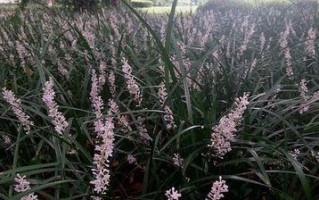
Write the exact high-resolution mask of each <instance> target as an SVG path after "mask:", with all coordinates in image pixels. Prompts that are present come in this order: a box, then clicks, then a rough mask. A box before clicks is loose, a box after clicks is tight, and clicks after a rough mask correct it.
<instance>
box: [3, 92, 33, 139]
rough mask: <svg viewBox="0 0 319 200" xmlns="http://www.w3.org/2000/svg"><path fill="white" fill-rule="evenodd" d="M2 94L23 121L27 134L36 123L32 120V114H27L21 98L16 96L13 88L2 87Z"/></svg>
mask: <svg viewBox="0 0 319 200" xmlns="http://www.w3.org/2000/svg"><path fill="white" fill-rule="evenodd" d="M2 94H3V98H4V99H5V100H6V102H8V103H9V104H10V106H11V110H12V111H13V113H14V114H15V115H16V117H17V118H18V119H19V121H20V122H21V123H22V125H23V129H24V130H25V132H26V134H29V133H30V130H31V126H33V125H34V123H33V121H31V120H30V116H29V115H27V114H25V112H24V111H23V110H22V105H21V100H20V99H18V98H16V97H15V95H14V93H13V92H12V91H11V90H7V88H2Z"/></svg>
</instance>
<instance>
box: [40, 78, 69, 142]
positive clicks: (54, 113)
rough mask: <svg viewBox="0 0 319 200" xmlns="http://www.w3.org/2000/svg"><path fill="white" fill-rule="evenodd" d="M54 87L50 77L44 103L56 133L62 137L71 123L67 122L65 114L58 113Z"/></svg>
mask: <svg viewBox="0 0 319 200" xmlns="http://www.w3.org/2000/svg"><path fill="white" fill-rule="evenodd" d="M53 86H54V83H53V79H52V77H50V78H49V81H47V82H45V84H44V87H43V96H42V101H43V102H44V103H45V105H46V107H47V109H48V111H49V117H51V118H52V123H53V125H54V129H55V131H56V132H57V133H58V134H59V135H60V136H62V135H63V132H64V131H65V129H66V128H67V127H68V126H69V123H68V122H67V121H66V119H65V117H64V116H63V114H62V113H61V112H59V111H58V108H59V107H58V104H57V103H56V102H55V100H54V98H55V91H54V90H53Z"/></svg>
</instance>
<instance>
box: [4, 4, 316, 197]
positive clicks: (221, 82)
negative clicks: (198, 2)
mask: <svg viewBox="0 0 319 200" xmlns="http://www.w3.org/2000/svg"><path fill="white" fill-rule="evenodd" d="M261 11H262V12H261ZM298 11H300V12H302V13H304V14H303V18H302V19H303V20H300V19H301V18H300V17H298V16H299V15H298V14H296V13H298ZM305 13H307V14H305ZM61 15H62V14H61ZM296 16H297V17H296ZM65 17H66V16H59V15H55V13H54V12H50V13H43V12H42V11H37V12H30V13H20V14H19V15H18V16H17V18H13V19H12V20H13V21H6V23H4V22H0V23H1V26H0V27H1V28H0V41H1V47H0V61H1V64H3V68H1V72H3V73H0V76H1V77H0V86H1V87H2V88H3V92H2V94H3V95H2V98H3V100H4V101H5V102H4V103H3V104H1V107H0V109H1V111H2V112H1V113H4V114H3V115H2V116H1V120H3V121H4V123H1V125H0V126H1V132H3V133H4V136H3V137H2V140H1V141H3V142H4V143H5V144H4V145H1V146H0V147H1V150H2V149H3V150H4V152H5V154H6V156H5V157H4V160H1V161H0V162H1V165H0V166H1V169H3V170H4V171H3V172H2V175H3V176H4V177H5V179H3V182H4V185H5V187H6V188H5V189H2V188H1V189H0V193H1V195H2V196H4V197H7V196H8V198H11V197H13V195H16V194H13V189H14V185H12V182H13V181H14V178H19V180H20V181H22V179H23V181H24V182H25V183H26V182H27V181H26V180H25V177H24V176H20V177H16V174H15V173H13V172H12V170H14V171H16V172H19V173H20V172H21V173H20V174H25V175H27V176H28V177H29V175H28V174H31V175H32V176H30V177H36V180H41V181H37V182H36V183H37V184H38V185H39V187H38V188H44V189H39V191H35V193H34V196H36V195H40V194H41V195H43V196H49V197H50V196H52V197H53V196H54V197H53V198H74V197H79V196H80V198H89V197H92V198H93V199H94V198H95V199H103V198H111V196H112V195H113V196H116V197H117V196H119V198H123V199H125V198H137V199H139V198H150V199H158V198H167V199H181V198H185V199H188V198H190V199H197V198H198V199H204V198H207V199H221V198H224V196H227V197H228V198H230V199H232V198H237V199H245V198H251V197H254V198H259V199H264V198H269V199H276V198H279V196H280V198H287V199H292V198H297V199H303V198H304V196H307V198H308V199H318V198H317V197H318V196H317V194H316V193H315V191H316V188H317V187H318V185H317V183H316V178H317V175H316V167H317V162H318V161H317V159H318V152H317V150H316V149H317V146H316V144H317V142H316V141H317V138H318V137H317V136H316V134H315V133H316V132H317V130H318V123H316V120H315V119H316V114H315V111H316V108H317V102H316V101H317V96H318V95H317V92H313V91H317V90H318V88H317V82H318V80H317V78H316V76H315V75H314V73H316V71H315V70H314V71H313V72H311V73H309V72H310V71H309V70H310V69H315V66H316V65H317V64H318V63H317V54H318V52H317V50H318V49H317V47H316V45H315V43H316V41H317V33H318V30H317V29H316V26H315V25H316V24H315V22H316V18H317V16H316V15H312V13H311V12H309V13H308V12H304V10H298V9H295V10H293V9H285V10H284V9H282V8H280V7H265V8H262V10H260V8H259V9H256V10H248V9H242V8H240V7H239V8H238V9H237V8H234V9H233V8H231V7H224V8H223V9H222V10H221V9H218V8H216V9H215V10H212V11H210V12H207V13H199V12H198V13H197V14H194V15H188V16H185V15H180V16H176V18H175V19H174V20H172V19H171V21H168V20H169V18H168V17H167V16H149V15H145V16H144V19H145V20H144V21H143V19H141V18H139V19H138V20H137V18H136V15H133V14H132V13H131V12H129V11H128V10H121V11H110V10H101V11H100V12H99V13H98V16H97V15H94V14H92V13H91V14H88V13H82V14H77V17H76V18H68V19H67V20H65V19H64V18H65ZM173 21H174V22H176V23H172V22H173ZM273 22H276V26H272V23H273ZM304 22H307V23H304ZM146 23H148V25H149V26H147V24H146ZM249 24H252V26H250V25H249ZM170 26H172V27H171V28H170ZM167 27H168V28H167ZM150 28H151V29H150ZM170 30H171V32H167V31H170ZM37 35H41V37H37ZM169 36H172V37H171V40H170V41H165V40H166V39H167V38H170V37H169ZM162 43H163V44H165V45H163V44H162ZM303 66H305V67H303ZM45 77H50V78H49V80H46V79H45ZM286 77H288V78H286ZM296 80H301V81H300V83H298V82H297V81H296ZM298 84H299V85H298ZM279 85H280V89H279ZM41 87H42V88H43V89H42V88H41ZM7 88H10V89H7ZM308 88H309V89H308ZM298 90H299V92H298ZM13 91H14V93H13ZM243 91H247V93H243ZM248 92H249V94H250V95H248ZM238 94H243V95H242V96H238ZM17 97H19V98H17ZM236 97H237V99H236ZM248 97H249V99H251V101H248ZM234 98H235V105H233V107H232V104H233V99H234ZM248 105H249V108H250V109H249V111H247V107H248ZM46 110H47V111H46ZM245 112H246V113H245ZM300 114H302V116H303V117H302V118H300ZM244 116H245V117H244ZM66 119H67V120H66ZM6 122H9V123H6ZM20 124H21V127H22V128H23V130H24V131H25V132H26V133H27V134H26V135H19V133H20V132H19V130H20V129H18V128H16V127H15V126H17V125H18V126H20ZM51 124H53V126H51ZM212 124H213V131H211V126H212ZM241 125H243V126H242V128H240V126H241ZM21 130H22V129H21ZM55 133H57V134H55ZM24 152H26V153H24ZM22 153H23V154H22ZM207 156H213V157H212V158H211V159H207ZM220 158H223V159H220ZM216 160H218V162H216ZM304 163H306V164H305V165H306V166H303V164H304ZM11 169H12V170H11ZM33 169H35V170H33ZM38 169H40V170H38ZM28 172H29V173H28ZM273 173H276V176H274V175H273ZM290 174H292V175H290ZM296 175H297V176H296ZM163 177H164V178H163ZM216 177H220V178H219V179H218V180H216ZM221 177H223V179H222V178H221ZM207 180H209V181H211V182H212V183H211V184H207V182H208V181H207ZM226 181H227V184H226ZM243 182H244V184H243ZM32 183H33V181H32ZM290 183H293V184H290ZM299 183H302V184H299ZM310 184H311V185H313V188H311V187H308V185H310ZM26 185H27V184H26ZM56 185H60V186H56ZM282 185H283V186H282ZM10 187H11V192H10V189H8V190H7V188H10ZM46 187H48V188H46ZM252 187H253V188H254V190H250V188H252ZM28 189H29V187H28ZM32 189H33V188H32ZM270 189H271V190H270ZM163 191H165V192H163ZM272 191H276V192H277V191H278V194H277V193H272ZM38 192H39V193H38ZM17 195H19V194H17ZM13 198H14V197H13ZM30 198H33V197H30Z"/></svg>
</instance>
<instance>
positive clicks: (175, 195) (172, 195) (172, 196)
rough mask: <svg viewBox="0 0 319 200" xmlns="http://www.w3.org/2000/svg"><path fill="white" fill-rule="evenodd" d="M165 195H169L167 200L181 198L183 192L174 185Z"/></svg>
mask: <svg viewBox="0 0 319 200" xmlns="http://www.w3.org/2000/svg"><path fill="white" fill-rule="evenodd" d="M165 196H166V197H167V200H179V198H181V197H182V194H181V193H179V192H178V191H177V190H175V188H174V187H172V188H171V189H169V190H167V191H166V192H165Z"/></svg>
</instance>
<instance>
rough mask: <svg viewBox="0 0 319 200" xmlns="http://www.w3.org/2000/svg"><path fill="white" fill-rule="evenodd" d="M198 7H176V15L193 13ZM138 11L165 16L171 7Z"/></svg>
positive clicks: (155, 7) (156, 7)
mask: <svg viewBox="0 0 319 200" xmlns="http://www.w3.org/2000/svg"><path fill="white" fill-rule="evenodd" d="M197 7H198V6H177V7H176V12H177V13H194V12H196V9H197ZM138 10H139V11H143V12H147V13H150V14H165V13H167V14H168V13H170V11H171V6H153V7H150V8H138Z"/></svg>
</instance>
